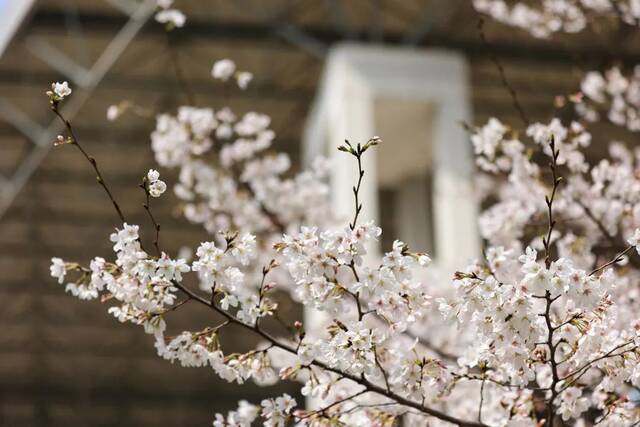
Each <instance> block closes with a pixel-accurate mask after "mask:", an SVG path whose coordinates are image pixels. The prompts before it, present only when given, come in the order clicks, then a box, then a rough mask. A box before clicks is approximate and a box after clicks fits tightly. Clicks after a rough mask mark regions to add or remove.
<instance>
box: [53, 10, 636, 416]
mask: <svg viewBox="0 0 640 427" xmlns="http://www.w3.org/2000/svg"><path fill="white" fill-rule="evenodd" d="M474 5H475V7H476V8H477V9H478V10H480V11H481V12H483V13H487V14H489V15H491V16H494V17H496V19H498V20H499V21H502V22H505V23H508V24H511V25H515V26H519V27H523V28H527V29H528V30H529V31H531V32H533V33H534V35H536V36H540V37H547V36H550V35H551V34H552V33H554V32H559V31H565V32H577V31H581V30H583V29H584V28H585V26H586V25H587V23H588V22H590V19H592V18H593V17H605V18H607V17H610V16H612V9H611V5H610V3H609V2H607V1H600V0H580V1H575V2H574V1H571V2H569V1H565V0H545V1H542V2H532V3H530V4H527V5H524V4H521V3H516V4H513V5H511V4H508V3H507V2H505V1H501V0H475V1H474ZM158 6H159V8H160V9H161V10H160V11H159V12H158V13H162V12H166V13H168V12H170V11H172V10H173V9H170V7H171V6H172V2H171V1H159V2H158ZM618 6H619V8H620V10H619V15H620V16H619V18H621V19H622V20H623V21H625V22H631V21H630V20H631V18H633V19H636V17H637V16H638V12H639V10H638V5H637V4H636V2H634V1H623V2H619V4H618ZM156 19H158V16H156ZM170 21H171V20H170V19H169V18H167V20H166V22H170ZM633 22H634V23H635V21H633ZM183 23H184V22H183ZM173 24H174V25H176V23H175V22H174V23H173ZM176 26H178V25H176ZM212 76H213V77H214V78H215V79H217V80H221V81H223V82H226V81H228V80H229V79H232V78H234V79H235V81H236V83H237V84H238V85H239V87H240V88H241V89H247V84H248V82H249V81H250V80H251V78H252V76H251V75H250V74H249V73H248V72H245V71H239V72H236V66H235V63H234V62H233V61H231V60H228V59H225V60H221V61H218V62H216V63H215V64H214V66H213V69H212ZM634 79H635V76H634V77H631V78H630V77H625V75H624V73H623V72H622V71H621V70H619V69H615V68H613V69H610V70H609V71H607V72H606V73H604V74H600V73H597V72H590V73H588V74H587V75H586V76H585V79H584V80H583V82H582V86H581V88H580V89H581V91H582V94H583V98H581V97H580V96H575V97H573V98H572V100H573V101H572V102H575V104H576V108H577V110H578V112H579V113H581V114H583V117H588V118H591V119H597V118H598V117H599V115H598V114H599V111H596V110H597V109H598V108H601V107H602V106H605V107H607V108H609V107H608V106H607V105H606V104H607V103H609V102H611V107H610V109H609V112H608V117H609V119H610V120H611V121H612V122H614V123H616V124H618V125H624V126H625V127H626V128H627V129H628V130H632V131H633V130H636V129H635V124H634V123H635V116H634V114H635V113H633V112H632V111H636V105H635V104H636V103H635V95H636V93H635V92H636V91H637V90H636V88H635V87H634V85H635V80H634ZM60 85H61V87H59V88H58V87H56V86H55V84H54V86H53V91H49V93H48V96H49V98H50V102H51V106H52V110H53V112H54V113H55V114H56V115H57V116H58V117H59V118H60V119H61V120H62V121H63V123H64V124H65V127H66V132H67V135H66V137H65V136H62V135H61V137H62V141H63V142H64V143H62V144H61V145H70V146H74V147H75V148H76V149H78V150H80V152H81V153H82V154H83V155H84V157H85V159H86V160H87V161H89V162H90V164H91V165H92V167H93V169H94V172H95V173H96V176H97V178H98V183H99V184H100V185H101V186H102V188H103V190H104V191H105V194H106V196H107V198H108V199H109V201H110V202H111V204H112V205H113V207H114V208H115V210H116V212H117V214H118V217H119V219H120V223H119V224H118V228H116V229H115V231H114V232H113V233H112V234H111V235H110V236H109V239H110V241H111V243H112V249H113V254H112V256H111V257H105V258H102V257H94V258H93V259H91V260H87V261H88V262H89V266H88V267H85V266H83V265H82V264H80V263H75V262H68V261H63V260H62V259H60V258H57V257H54V258H52V260H51V267H50V273H51V276H52V277H53V278H54V279H55V280H57V281H58V283H59V284H60V285H64V290H65V292H68V293H70V294H71V295H73V296H75V297H77V298H79V299H83V300H86V299H100V301H102V302H103V303H104V304H105V305H106V306H107V308H106V310H105V311H107V312H108V313H109V314H111V315H112V316H113V317H114V318H115V319H116V320H118V321H119V322H122V323H124V322H127V323H132V324H135V325H138V326H141V327H142V329H143V330H144V332H145V333H146V334H149V335H150V336H151V337H152V340H153V342H154V347H155V351H156V353H157V354H158V356H159V357H161V358H162V359H164V360H166V361H168V362H170V363H177V364H180V365H181V366H184V367H188V368H201V369H210V370H211V371H213V373H214V374H215V375H218V376H219V377H220V378H223V379H225V380H226V381H229V382H236V383H239V384H243V383H245V382H247V381H253V382H255V383H256V384H258V385H265V386H266V385H272V384H274V383H276V382H278V381H296V382H297V383H298V384H299V386H300V393H301V394H302V395H304V396H307V397H308V398H309V402H308V405H306V407H304V406H301V407H298V404H297V402H296V401H295V400H294V399H293V398H292V397H291V396H289V395H286V394H285V395H282V396H279V397H274V398H269V399H264V400H263V401H261V402H260V404H254V403H249V402H248V401H244V400H243V401H240V402H239V404H238V407H237V409H236V410H233V411H230V412H229V413H228V414H224V415H223V414H215V415H214V421H213V425H214V426H227V425H237V426H249V425H252V424H254V423H255V422H256V421H257V420H258V419H260V421H261V422H262V423H263V425H266V426H284V425H290V424H296V425H301V426H320V425H362V426H368V425H396V424H397V423H402V424H403V425H416V426H419V425H426V424H428V425H433V426H447V425H460V426H468V427H469V426H473V427H484V426H501V427H502V426H506V427H519V426H531V427H533V426H540V425H549V426H551V427H553V426H560V425H569V424H571V425H573V424H576V425H602V426H618V425H634V424H636V423H639V422H640V414H638V411H637V408H636V407H635V403H634V401H633V399H632V396H633V392H634V390H636V388H637V387H640V363H639V361H640V347H639V345H640V335H639V334H640V321H639V320H638V318H637V308H636V307H637V301H638V299H639V298H640V291H639V289H638V286H637V283H638V282H639V280H640V261H639V260H638V256H637V255H638V254H640V151H638V150H635V151H632V150H630V149H628V148H626V146H625V145H624V144H622V143H611V144H610V146H609V156H608V157H607V158H604V159H600V160H599V161H590V160H588V159H587V156H586V155H585V153H584V150H585V148H586V147H588V146H589V145H590V144H591V143H592V139H593V137H592V135H591V133H590V131H589V129H588V123H583V122H579V121H577V120H574V121H566V120H562V119H560V118H559V117H553V118H551V119H549V120H548V121H546V122H531V123H528V124H527V125H526V126H525V127H524V128H523V129H519V128H518V127H516V126H513V125H510V124H508V123H503V122H502V121H500V120H499V119H498V118H491V119H490V120H489V121H488V122H487V123H486V124H483V125H480V126H477V127H473V128H471V129H470V131H471V138H470V139H471V144H470V148H473V150H474V152H475V154H476V164H477V166H478V174H479V176H480V177H482V179H484V180H486V181H488V182H490V186H487V187H488V188H489V190H488V191H482V192H478V193H479V196H478V197H479V199H480V200H479V202H481V203H483V206H484V207H485V209H484V211H483V212H482V214H481V216H480V218H479V229H480V233H481V235H482V237H483V238H484V239H485V240H486V245H485V247H484V250H483V251H482V254H478V255H479V256H478V258H477V259H475V260H471V261H470V262H469V263H468V266H467V268H465V269H462V270H460V271H457V272H454V273H453V274H452V276H453V280H446V279H442V278H440V279H438V280H436V279H434V278H433V276H432V273H433V270H435V268H434V267H433V266H432V265H431V264H432V262H431V257H430V256H429V255H428V254H426V253H423V252H421V251H420V250H421V248H410V247H408V246H407V245H406V244H405V243H403V242H402V241H400V240H396V241H394V243H393V245H392V247H391V249H390V250H389V251H388V252H387V253H384V254H382V255H381V256H377V257H376V256H374V254H375V253H376V251H375V250H373V248H375V247H376V245H377V241H378V239H379V238H380V236H381V233H382V230H381V228H380V227H379V226H377V225H376V224H375V222H373V221H371V220H370V219H369V218H362V215H363V209H362V202H361V194H360V192H361V184H362V182H363V180H364V179H368V175H367V174H366V171H365V170H364V168H363V162H362V158H363V156H365V155H367V151H368V150H370V149H374V147H375V146H376V145H378V144H381V143H383V142H382V140H381V139H380V138H379V137H372V138H370V139H369V140H367V141H360V142H350V141H345V143H344V144H343V145H341V146H340V147H339V150H340V151H342V152H343V153H344V155H346V156H350V157H351V158H352V159H353V160H354V168H357V177H358V178H357V181H356V182H354V183H345V185H349V186H353V187H352V189H353V195H354V209H353V217H352V218H339V217H337V216H336V215H334V214H333V213H332V212H331V209H330V203H329V200H328V196H329V195H328V186H327V184H326V183H325V178H326V176H327V171H328V168H327V165H326V162H325V161H324V160H322V159H318V160H317V161H316V163H315V164H314V165H313V166H312V167H311V168H309V169H307V170H302V171H300V172H298V173H293V172H291V171H290V169H291V161H290V159H289V157H288V156H287V155H285V154H283V153H277V152H273V151H271V146H272V143H273V140H274V139H275V137H276V135H275V132H273V130H271V129H270V125H271V119H270V117H269V116H268V115H266V114H263V113H259V112H255V111H248V112H246V113H244V114H237V113H235V112H233V111H232V110H231V109H230V108H228V107H219V108H217V109H216V110H214V109H213V108H209V107H203V106H198V107H196V106H189V105H183V106H180V107H179V108H178V109H177V111H173V112H166V113H160V114H158V115H157V116H156V125H155V129H153V131H152V132H151V150H152V151H153V154H154V156H155V160H156V163H157V165H158V168H166V169H174V170H175V171H176V172H177V175H178V178H177V182H175V183H173V185H172V187H173V191H174V192H175V194H176V196H177V197H178V199H179V201H180V211H181V213H182V214H183V216H184V217H185V218H186V219H187V220H188V221H190V222H192V223H195V224H200V225H201V226H202V227H203V229H204V232H203V235H202V239H201V242H200V244H199V245H197V246H196V247H195V248H188V247H187V248H184V247H183V248H175V251H176V252H175V253H177V254H178V255H177V256H176V255H174V252H173V250H172V249H171V248H163V247H162V245H161V244H160V239H159V233H160V227H159V224H158V223H157V221H156V218H155V217H154V215H153V212H152V206H150V200H149V198H150V197H154V198H156V197H159V196H160V195H162V194H163V193H164V192H165V190H166V188H167V185H166V184H165V183H164V182H163V181H162V180H160V173H159V172H158V170H156V169H149V170H148V172H147V173H146V174H144V176H143V179H142V183H141V185H140V186H141V188H142V189H143V190H144V197H145V199H144V205H143V206H144V209H145V210H146V212H147V214H148V217H149V221H150V223H151V226H150V228H151V231H152V232H153V233H155V240H154V244H153V248H151V251H149V248H147V247H145V245H144V244H143V241H146V240H145V239H143V234H144V233H146V232H147V230H148V228H149V225H146V226H145V225H144V224H133V223H130V222H128V221H127V219H126V217H125V215H124V214H123V212H122V210H121V209H120V207H119V205H118V203H117V200H116V199H115V198H114V196H113V194H112V193H111V191H110V190H109V187H108V185H107V183H106V181H105V178H104V177H103V176H102V174H101V172H100V169H99V166H98V163H97V161H96V160H95V159H93V157H90V155H89V154H87V152H86V151H85V150H84V148H83V147H82V146H81V142H80V141H78V140H77V139H76V137H75V136H74V134H73V127H72V125H71V123H69V122H68V121H66V119H65V118H64V116H63V115H62V114H61V113H60V111H58V109H57V106H58V103H59V102H60V101H62V99H63V98H65V97H67V96H69V95H70V93H71V89H69V88H68V86H67V84H66V82H65V83H64V84H60ZM62 85H64V87H63V86H62ZM607 108H605V110H606V109H607ZM479 181H480V179H479ZM161 201H162V200H161ZM154 203H155V201H154ZM417 214H419V213H417ZM460 244H464V242H460ZM636 252H637V253H636ZM480 255H481V256H480ZM436 261H437V260H436ZM436 264H437V263H436ZM449 277H450V276H449ZM291 300H293V301H295V302H296V303H298V304H301V305H302V306H303V307H304V308H305V310H307V311H308V312H309V313H316V314H318V316H317V317H314V321H313V322H303V321H301V320H297V321H295V322H294V323H292V324H287V323H286V322H285V321H284V320H283V318H282V317H280V313H281V307H282V305H283V304H287V303H289V304H290V302H291ZM196 304H197V305H199V306H201V307H202V308H205V309H207V310H209V311H212V312H213V313H215V315H216V316H215V318H217V319H218V320H217V321H213V322H212V323H210V324H208V325H207V326H204V327H203V326H202V325H199V326H198V327H194V328H195V329H194V330H179V329H178V330H176V328H175V324H174V323H173V321H172V319H171V316H172V314H171V313H172V312H174V311H177V310H187V309H189V307H190V306H192V305H196ZM274 324H278V325H280V326H279V327H277V328H276V327H275V326H273V325H274ZM231 328H235V329H237V330H241V331H243V332H244V333H249V334H252V336H254V337H255V338H256V339H257V340H259V342H258V343H257V344H256V345H254V346H252V348H250V349H246V348H245V349H243V350H242V351H241V352H239V351H237V350H236V349H234V348H233V346H231V345H227V344H225V345H223V344H222V342H221V340H220V334H221V333H223V331H224V333H226V331H227V330H228V329H231ZM561 423H565V424H561Z"/></svg>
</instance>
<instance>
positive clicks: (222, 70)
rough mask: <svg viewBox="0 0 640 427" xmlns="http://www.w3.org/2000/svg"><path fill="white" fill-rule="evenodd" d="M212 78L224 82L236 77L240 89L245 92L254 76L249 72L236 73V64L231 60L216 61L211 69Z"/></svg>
mask: <svg viewBox="0 0 640 427" xmlns="http://www.w3.org/2000/svg"><path fill="white" fill-rule="evenodd" d="M211 77H213V78H214V79H216V80H220V81H223V82H226V81H227V80H229V79H230V78H231V77H235V79H236V82H237V83H238V87H239V88H240V89H243V90H244V89H246V88H247V87H249V83H250V82H251V80H253V74H251V73H250V72H248V71H237V72H236V63H235V62H233V61H232V60H230V59H221V60H219V61H216V62H215V63H214V64H213V67H212V68H211Z"/></svg>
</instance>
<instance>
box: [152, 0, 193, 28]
mask: <svg viewBox="0 0 640 427" xmlns="http://www.w3.org/2000/svg"><path fill="white" fill-rule="evenodd" d="M156 1H157V5H158V11H157V12H156V16H155V18H156V21H157V22H159V23H161V24H164V25H165V28H166V29H167V30H169V31H170V30H172V29H174V28H180V27H183V26H184V23H185V22H186V21H187V17H186V16H185V15H184V13H182V12H181V11H180V10H178V9H175V8H173V7H172V5H173V0H156Z"/></svg>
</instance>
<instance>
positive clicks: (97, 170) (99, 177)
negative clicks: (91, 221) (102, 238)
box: [51, 103, 127, 223]
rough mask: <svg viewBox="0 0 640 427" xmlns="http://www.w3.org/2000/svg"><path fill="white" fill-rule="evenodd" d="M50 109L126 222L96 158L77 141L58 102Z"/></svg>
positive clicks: (121, 219)
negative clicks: (59, 108)
mask: <svg viewBox="0 0 640 427" xmlns="http://www.w3.org/2000/svg"><path fill="white" fill-rule="evenodd" d="M51 110H52V111H53V112H54V113H55V115H56V116H58V118H60V120H61V121H62V123H63V124H64V126H65V127H66V128H67V132H68V133H69V137H70V142H69V144H71V145H73V146H75V147H76V148H77V149H78V150H79V151H80V152H81V153H82V155H83V156H84V158H85V159H87V161H88V162H89V163H90V164H91V166H92V167H93V170H94V171H95V173H96V180H97V181H98V184H100V186H101V187H102V188H103V189H104V191H105V193H107V197H109V200H111V203H112V204H113V207H114V209H115V210H116V212H117V213H118V217H119V218H120V222H122V223H125V222H127V220H126V218H125V216H124V214H123V213H122V210H120V206H119V205H118V202H116V200H115V198H114V197H113V194H111V191H110V190H109V187H108V186H107V184H106V183H105V182H104V178H103V177H102V173H100V168H99V167H98V163H97V162H96V159H95V158H94V157H93V156H90V155H89V154H88V153H87V152H86V151H85V150H84V148H83V147H82V145H80V141H78V138H77V137H76V135H75V133H74V132H73V127H72V126H71V123H70V122H69V121H68V120H67V119H65V118H64V116H63V115H62V113H60V111H59V110H58V104H57V103H54V104H52V105H51Z"/></svg>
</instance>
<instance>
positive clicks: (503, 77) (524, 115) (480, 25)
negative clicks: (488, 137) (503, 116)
mask: <svg viewBox="0 0 640 427" xmlns="http://www.w3.org/2000/svg"><path fill="white" fill-rule="evenodd" d="M478 33H479V34H480V40H481V41H482V44H484V45H485V46H486V47H489V46H490V43H489V41H488V40H487V36H486V35H485V33H484V19H482V17H480V18H478ZM489 51H490V52H491V50H490V49H489ZM489 58H491V62H493V63H494V65H495V66H496V68H497V69H498V73H499V74H500V81H501V82H502V85H503V86H504V87H505V88H506V89H507V91H508V92H509V95H510V96H511V101H512V102H513V108H515V110H516V111H517V112H518V114H519V115H520V119H521V120H522V123H523V124H524V125H525V127H528V126H529V123H531V122H530V120H529V118H528V117H527V113H525V111H524V108H523V107H522V104H521V103H520V100H519V99H518V94H517V93H516V90H515V89H514V88H513V86H511V84H510V83H509V80H507V75H506V73H505V71H504V67H503V66H502V64H501V63H500V61H498V58H497V57H496V55H495V54H493V53H490V54H489Z"/></svg>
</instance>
